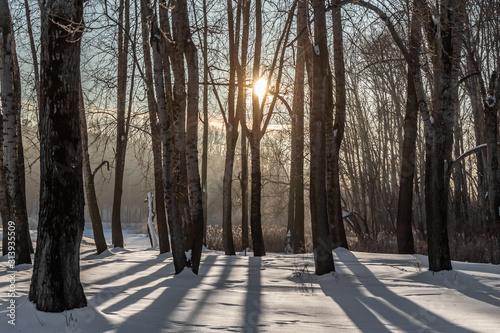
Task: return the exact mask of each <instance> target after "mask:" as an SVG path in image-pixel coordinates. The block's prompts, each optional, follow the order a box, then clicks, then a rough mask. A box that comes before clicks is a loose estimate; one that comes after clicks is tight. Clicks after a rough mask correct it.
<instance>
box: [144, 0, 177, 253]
mask: <svg viewBox="0 0 500 333" xmlns="http://www.w3.org/2000/svg"><path fill="white" fill-rule="evenodd" d="M150 6H151V5H150V3H149V1H141V21H142V24H141V26H142V47H143V51H144V67H145V72H146V73H145V80H146V82H145V83H146V89H147V92H148V93H147V99H148V114H149V126H150V128H151V141H152V142H151V143H152V146H153V169H154V184H155V198H154V199H155V205H156V221H157V225H158V237H159V240H160V242H159V243H160V253H165V252H169V251H170V242H169V237H168V227H167V216H166V207H165V194H164V189H163V169H162V146H161V144H162V141H161V124H159V122H158V104H157V100H156V99H155V96H154V86H155V85H154V81H153V65H152V63H151V49H150V43H149V36H150V31H151V32H152V31H153V29H156V31H158V30H159V29H158V22H157V17H156V16H153V13H152V12H153V11H152V10H151V7H150ZM148 22H150V23H151V29H150V28H149V27H148ZM151 35H152V34H151ZM152 37H153V36H152ZM153 38H154V37H153ZM153 40H154V41H155V42H154V43H162V40H161V39H160V40H159V41H158V38H155V39H153ZM156 47H157V48H158V46H156ZM156 56H157V57H159V58H158V60H157V61H159V62H160V65H162V64H161V61H162V58H161V55H156ZM157 70H158V75H160V77H162V74H163V66H159V67H158V69H157ZM158 84H159V87H158V88H159V89H161V91H162V92H164V91H165V87H164V84H163V86H162V85H161V82H158ZM159 97H160V98H163V99H165V94H163V95H162V96H159ZM162 103H165V104H166V101H162ZM163 111H164V112H166V110H163Z"/></svg>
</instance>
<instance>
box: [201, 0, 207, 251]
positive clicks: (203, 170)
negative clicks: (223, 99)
mask: <svg viewBox="0 0 500 333" xmlns="http://www.w3.org/2000/svg"><path fill="white" fill-rule="evenodd" d="M202 50H203V82H204V85H203V147H202V157H201V189H202V191H203V194H202V195H203V197H202V200H203V245H204V246H207V221H208V128H209V123H208V84H207V82H208V71H209V68H208V12H207V0H203V49H202Z"/></svg>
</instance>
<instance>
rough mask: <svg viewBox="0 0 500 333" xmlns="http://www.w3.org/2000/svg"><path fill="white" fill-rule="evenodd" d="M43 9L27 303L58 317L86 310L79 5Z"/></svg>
mask: <svg viewBox="0 0 500 333" xmlns="http://www.w3.org/2000/svg"><path fill="white" fill-rule="evenodd" d="M41 6H42V7H43V8H42V26H41V32H42V33H41V35H42V43H41V45H42V50H41V80H42V81H41V85H40V86H41V94H40V95H41V101H42V102H41V105H42V109H41V110H40V148H41V149H40V155H41V156H40V213H39V225H38V241H37V251H36V254H35V264H34V267H33V276H32V280H31V286H30V292H29V299H30V301H32V302H34V303H35V304H36V308H37V309H38V310H41V311H47V312H61V311H64V310H70V309H73V308H79V307H83V306H86V304H87V301H86V298H85V294H84V292H83V287H82V285H81V283H80V268H79V264H80V262H79V261H80V242H81V239H82V234H83V227H84V214H83V211H84V194H83V181H82V179H83V177H82V151H81V142H80V140H81V138H80V121H79V116H78V101H79V97H78V91H79V75H80V74H79V68H80V38H81V25H80V24H79V23H81V22H83V20H82V15H83V4H82V1H76V0H75V1H67V0H46V1H43V2H42V3H41ZM64 28H70V29H71V32H69V33H68V31H67V30H65V29H64Z"/></svg>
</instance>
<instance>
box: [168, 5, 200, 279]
mask: <svg viewBox="0 0 500 333" xmlns="http://www.w3.org/2000/svg"><path fill="white" fill-rule="evenodd" d="M172 19H173V22H174V27H175V29H174V31H176V33H175V34H174V36H175V41H176V43H177V44H178V47H181V48H182V50H183V52H184V57H185V59H186V64H187V72H188V80H187V87H188V89H187V112H186V116H187V117H186V124H187V126H186V167H187V180H188V187H189V207H190V216H189V220H190V223H191V225H192V227H191V232H192V235H190V241H191V243H190V244H189V248H188V249H189V250H192V256H191V265H192V269H193V272H194V273H195V274H198V270H199V266H200V261H201V252H202V247H203V204H202V191H201V182H200V170H199V166H198V115H199V110H198V99H199V77H198V72H199V71H198V54H197V50H196V47H195V45H194V43H193V40H192V37H191V31H190V28H189V17H188V9H187V1H186V0H177V1H176V2H175V3H174V8H173V9H172Z"/></svg>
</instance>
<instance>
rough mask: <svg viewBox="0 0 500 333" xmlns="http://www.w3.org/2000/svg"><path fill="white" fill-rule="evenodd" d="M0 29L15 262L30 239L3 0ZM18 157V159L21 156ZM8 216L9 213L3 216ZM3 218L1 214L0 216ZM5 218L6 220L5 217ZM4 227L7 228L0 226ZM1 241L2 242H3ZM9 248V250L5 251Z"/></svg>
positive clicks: (17, 92)
mask: <svg viewBox="0 0 500 333" xmlns="http://www.w3.org/2000/svg"><path fill="white" fill-rule="evenodd" d="M0 9H1V10H0V15H1V16H0V29H1V33H2V39H1V45H0V58H1V62H2V66H1V67H2V83H1V88H2V92H1V97H2V114H3V119H2V121H3V133H2V134H3V147H1V148H2V149H3V152H4V156H3V167H4V168H5V173H4V177H5V185H6V192H4V193H6V194H7V196H8V199H7V202H8V205H7V207H8V208H9V209H10V212H9V213H10V214H9V215H10V219H11V220H12V221H14V223H15V226H16V233H15V238H16V242H15V249H16V251H15V264H16V265H19V264H26V263H31V257H30V246H31V240H30V235H29V228H28V216H27V212H26V199H25V192H24V189H23V186H24V184H25V182H24V158H23V156H24V155H23V146H22V141H21V138H22V136H21V130H20V129H21V125H20V114H21V85H20V82H19V67H18V66H17V55H16V52H15V43H14V35H13V31H12V19H11V16H10V9H9V5H8V2H7V1H2V2H0ZM21 159H22V160H21ZM5 217H6V218H9V216H5ZM2 218H3V217H2ZM6 222H7V221H6ZM4 230H7V229H4ZM4 244H5V242H4ZM9 252H10V251H9Z"/></svg>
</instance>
